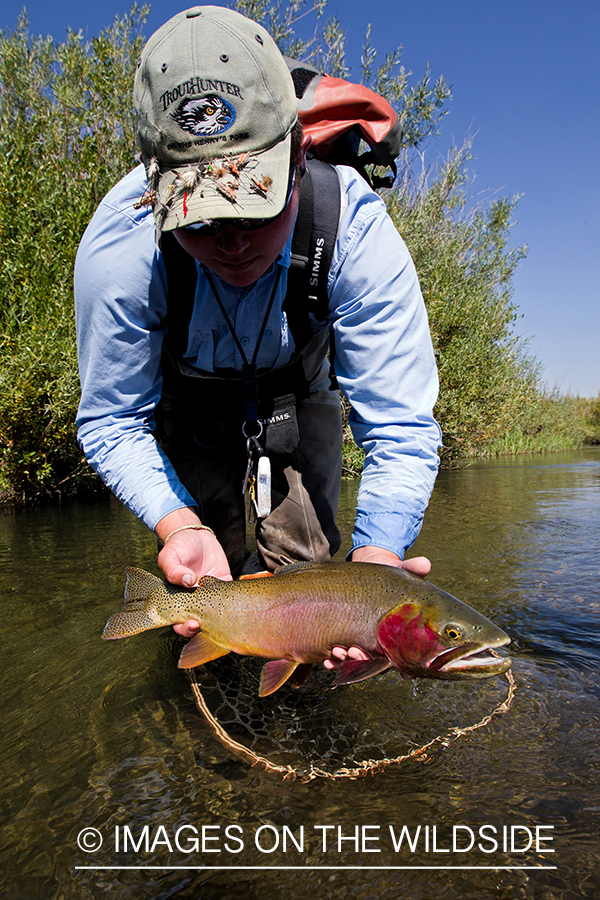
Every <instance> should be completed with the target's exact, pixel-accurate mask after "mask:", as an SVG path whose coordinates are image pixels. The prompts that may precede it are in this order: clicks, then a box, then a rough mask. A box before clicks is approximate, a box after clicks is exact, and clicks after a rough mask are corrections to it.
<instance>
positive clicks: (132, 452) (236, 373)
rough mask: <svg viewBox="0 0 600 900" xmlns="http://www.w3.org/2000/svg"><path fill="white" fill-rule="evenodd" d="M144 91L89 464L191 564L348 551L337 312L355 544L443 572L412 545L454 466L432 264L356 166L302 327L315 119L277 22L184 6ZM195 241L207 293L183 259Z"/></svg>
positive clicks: (88, 319) (172, 556) (84, 439)
mask: <svg viewBox="0 0 600 900" xmlns="http://www.w3.org/2000/svg"><path fill="white" fill-rule="evenodd" d="M134 104H135V107H136V112H137V123H138V136H139V142H140V146H141V150H142V158H143V165H139V166H138V167H137V168H135V169H133V171H132V172H130V173H129V174H128V175H126V176H125V177H124V178H123V179H122V180H121V181H120V182H119V183H118V184H117V185H116V186H115V187H114V188H113V189H112V190H111V191H110V192H109V193H108V195H107V196H106V197H105V198H104V200H103V201H102V203H101V204H100V206H99V208H98V210H97V212H96V213H95V215H94V217H93V219H92V221H91V223H90V225H89V226H88V228H87V230H86V232H85V235H84V237H83V239H82V241H81V245H80V247H79V252H78V255H77V262H76V267H75V300H76V313H77V336H78V347H79V363H80V378H81V403H80V407H79V412H78V428H79V431H78V439H79V442H80V444H81V447H82V448H83V450H84V452H85V455H86V458H87V460H88V462H89V464H90V465H91V466H92V468H93V469H94V470H95V471H97V472H98V474H99V475H100V476H101V477H102V479H103V480H104V481H105V483H106V484H107V485H108V486H109V488H110V489H111V490H112V491H113V492H114V493H115V494H116V496H117V497H118V498H119V499H120V500H121V501H122V502H123V503H124V504H125V505H126V506H127V507H128V508H129V509H131V510H132V511H133V512H134V513H135V515H136V516H138V517H139V518H140V519H141V520H142V521H144V522H145V523H146V524H147V525H148V526H149V527H150V528H151V529H152V530H154V532H155V533H156V535H157V537H158V539H159V546H160V547H161V549H160V552H159V555H158V563H159V565H160V568H161V569H162V571H163V573H164V575H165V576H166V578H167V580H168V581H170V582H173V583H174V584H180V585H184V586H192V585H195V584H196V583H197V581H198V579H199V578H201V577H202V576H203V575H213V576H216V577H217V578H221V579H225V580H229V579H231V578H232V575H233V577H237V576H238V575H240V574H241V573H248V572H252V570H253V569H254V570H256V569H265V568H266V569H269V570H273V569H274V568H275V567H277V566H278V565H280V564H282V563H284V564H285V563H289V562H293V561H301V560H310V561H315V562H317V561H327V560H329V559H330V558H331V557H332V555H333V554H334V553H335V552H336V551H337V550H338V549H339V547H340V543H341V540H340V534H339V531H338V529H337V527H336V515H337V506H338V497H339V489H340V476H341V444H342V422H341V414H340V402H339V394H338V393H337V391H332V390H330V384H329V379H328V362H327V350H328V347H329V332H330V331H332V332H333V335H334V338H335V344H334V348H335V352H334V363H335V372H336V375H337V381H338V383H339V387H340V388H341V390H342V391H343V393H344V394H345V396H346V397H347V398H348V400H349V403H350V406H351V414H350V424H351V426H352V430H353V433H354V436H355V439H356V441H357V442H358V443H359V445H361V446H363V447H364V449H365V451H366V457H365V463H364V468H363V474H362V478H361V484H360V490H359V494H358V503H357V515H356V524H355V526H354V534H353V544H352V550H351V552H350V554H349V558H350V559H352V560H353V561H357V560H358V561H367V562H378V563H387V564H389V565H395V566H400V567H405V568H407V569H411V570H412V571H413V572H416V573H417V574H422V575H426V574H427V573H428V571H429V568H430V564H429V562H428V561H427V560H425V559H424V558H417V559H413V560H410V561H406V562H402V560H403V558H404V554H405V552H406V550H407V549H408V548H409V547H410V546H411V545H412V543H413V542H414V540H415V538H416V537H417V534H418V532H419V529H420V527H421V522H422V519H423V514H424V510H425V508H426V506H427V503H428V500H429V497H430V494H431V491H432V489H433V484H434V480H435V476H436V472H437V466H438V456H437V448H438V446H439V442H440V431H439V427H438V425H437V423H436V422H435V420H434V418H433V412H432V410H433V406H434V403H435V400H436V396H437V374H436V368H435V361H434V355H433V350H432V344H431V338H430V334H429V329H428V323H427V315H426V311H425V307H424V303H423V299H422V296H421V292H420V288H419V284H418V281H417V276H416V272H415V268H414V265H413V263H412V260H411V258H410V256H409V253H408V251H407V249H406V246H405V244H404V243H403V241H402V238H401V237H400V235H399V234H398V232H397V230H396V228H395V227H394V225H393V223H392V221H391V219H390V218H389V216H388V215H387V213H386V211H385V206H384V204H383V202H382V200H381V199H380V198H379V197H378V195H377V194H375V193H374V192H373V191H372V190H371V189H370V187H369V186H368V185H367V183H366V182H365V181H364V180H363V179H362V178H361V176H360V175H359V174H358V173H357V172H356V171H355V170H354V169H351V168H349V167H342V166H340V167H338V170H337V171H338V173H339V178H340V181H341V185H342V214H341V217H340V223H339V230H338V233H337V239H336V243H335V248H334V252H333V259H332V262H331V266H330V270H329V275H328V281H327V288H328V297H329V315H328V317H327V320H326V321H324V322H321V323H319V322H314V321H313V322H311V327H312V329H313V331H312V333H311V336H310V339H309V340H308V341H307V343H306V344H305V346H303V347H298V346H296V342H295V340H294V335H293V329H292V327H291V318H292V316H291V314H290V315H288V314H287V312H286V311H285V310H284V300H285V297H286V289H287V286H288V280H290V279H288V274H289V271H290V264H291V239H292V238H291V236H292V232H293V229H294V224H295V222H296V217H297V213H298V205H299V194H300V184H301V182H302V178H303V175H304V173H305V171H306V164H307V163H306V160H307V152H308V150H309V146H310V139H307V138H304V137H303V134H302V128H301V126H300V125H299V124H298V111H297V98H296V94H295V89H294V84H293V81H292V79H291V77H290V74H289V70H288V68H287V66H286V63H285V61H284V59H283V57H282V56H281V54H280V52H279V50H278V48H277V46H276V44H275V43H274V41H273V40H272V38H271V37H270V36H269V34H268V33H267V32H266V31H265V29H264V28H262V27H261V26H260V25H258V24H256V23H255V22H252V21H251V20H249V19H247V18H245V17H244V16H242V15H240V14H239V13H236V12H234V11H232V10H230V9H226V8H221V7H215V6H199V7H194V8H193V9H189V10H187V11H184V12H182V13H179V14H178V15H176V16H175V17H174V18H172V19H171V20H170V21H168V22H167V23H166V24H165V25H163V26H162V28H160V29H159V30H158V31H157V32H156V33H155V34H154V35H153V36H152V37H151V38H150V40H149V41H148V43H147V45H146V47H145V49H144V51H143V52H142V55H141V58H140V60H139V63H138V69H137V74H136V79H135V88H134ZM167 246H169V247H170V248H171V250H170V251H169V252H171V253H172V254H173V259H174V260H175V263H171V269H170V271H169V272H167V267H166V263H165V259H166V258H167ZM178 254H179V256H178ZM190 257H191V258H192V260H194V261H195V263H196V265H195V266H193V268H194V270H195V271H194V277H195V279H196V284H195V289H194V290H193V291H192V292H191V295H190V292H187V294H186V291H185V290H184V289H183V288H181V287H180V286H179V285H178V281H177V277H175V276H177V274H178V271H179V269H180V268H181V269H182V270H183V266H182V265H180V263H178V262H177V260H178V259H182V258H183V259H184V260H187V262H189V258H190ZM174 272H175V276H174ZM185 310H187V312H185ZM288 312H289V310H288ZM306 318H307V319H308V317H306ZM299 350H301V353H299V352H298V351H299ZM257 397H258V399H259V402H260V404H261V405H264V404H265V403H266V407H265V408H267V409H268V410H269V414H268V415H267V417H266V420H264V419H263V420H261V419H260V416H259V415H257V413H256V409H257V406H256V402H257ZM261 408H262V406H261ZM249 410H250V412H249ZM252 410H254V413H253V412H252ZM261 458H262V459H263V460H264V463H263V462H261ZM261 477H262V478H263V485H262V487H263V488H264V489H265V490H266V493H267V495H268V496H267V497H266V500H265V502H266V504H267V505H266V508H261V507H259V508H258V513H259V518H258V521H257V523H256V540H257V548H258V561H257V559H256V558H255V557H252V556H249V554H248V551H247V549H246V511H245V506H244V498H243V487H246V488H248V485H249V486H250V490H253V491H254V494H253V497H254V501H255V502H256V491H257V488H258V487H260V485H259V484H257V482H256V479H257V478H258V480H259V481H260V479H261ZM263 499H264V498H263ZM269 506H270V511H269ZM197 628H198V623H196V622H194V621H189V622H188V623H186V624H185V625H178V626H176V630H177V631H178V632H179V633H180V634H181V635H183V636H185V637H191V636H192V635H193V634H194V633H195V631H196V630H197ZM336 655H341V656H343V652H342V651H336Z"/></svg>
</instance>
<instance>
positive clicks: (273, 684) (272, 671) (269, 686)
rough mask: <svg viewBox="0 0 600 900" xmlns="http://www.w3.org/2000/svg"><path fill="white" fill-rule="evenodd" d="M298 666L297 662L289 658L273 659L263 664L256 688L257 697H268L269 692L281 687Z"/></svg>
mask: <svg viewBox="0 0 600 900" xmlns="http://www.w3.org/2000/svg"><path fill="white" fill-rule="evenodd" d="M297 666H298V663H297V662H294V661H293V660H290V659H274V660H272V661H271V662H268V663H267V664H266V666H263V670H262V672H261V675H260V685H259V688H258V696H259V697H268V695H269V694H273V693H275V691H276V690H277V689H278V688H280V687H281V685H282V684H285V682H286V681H287V680H288V678H289V677H290V675H292V673H293V672H294V671H295V669H296V667H297Z"/></svg>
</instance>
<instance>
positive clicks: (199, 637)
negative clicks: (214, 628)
mask: <svg viewBox="0 0 600 900" xmlns="http://www.w3.org/2000/svg"><path fill="white" fill-rule="evenodd" d="M228 653H231V650H227V648H226V647H221V645H220V644H217V643H216V642H215V641H213V640H211V639H210V638H209V637H207V636H206V635H205V634H203V633H202V632H201V631H199V632H198V634H196V635H194V637H193V638H192V639H191V641H188V643H187V644H186V645H185V647H184V648H183V650H182V651H181V656H180V657H179V662H178V663H177V666H178V668H179V669H193V668H194V666H202V665H204V663H207V662H210V661H211V660H212V659H218V658H219V657H220V656H226V655H227V654H228Z"/></svg>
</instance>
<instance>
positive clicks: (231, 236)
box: [215, 223, 250, 254]
mask: <svg viewBox="0 0 600 900" xmlns="http://www.w3.org/2000/svg"><path fill="white" fill-rule="evenodd" d="M215 240H216V242H217V246H218V248H219V250H222V251H223V252H224V253H236V254H237V253H243V252H244V250H247V248H248V247H249V246H250V234H249V233H248V232H246V231H240V229H239V228H235V226H233V225H231V224H225V223H221V227H220V228H219V231H218V233H217V235H216V238H215Z"/></svg>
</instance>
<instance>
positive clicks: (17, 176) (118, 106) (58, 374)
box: [0, 7, 146, 500]
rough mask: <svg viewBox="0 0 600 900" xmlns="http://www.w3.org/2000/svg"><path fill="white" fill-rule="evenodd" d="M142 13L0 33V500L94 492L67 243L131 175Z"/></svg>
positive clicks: (71, 249) (23, 25)
mask: <svg viewBox="0 0 600 900" xmlns="http://www.w3.org/2000/svg"><path fill="white" fill-rule="evenodd" d="M145 15H146V10H144V9H138V8H137V7H134V8H133V9H132V11H131V13H130V14H129V15H128V16H125V17H124V18H123V19H117V20H116V21H115V23H114V25H113V26H112V27H110V28H108V29H106V30H105V31H104V32H102V33H101V34H100V35H99V36H98V37H96V38H94V39H93V40H92V41H91V43H87V44H86V43H84V41H83V39H82V36H81V34H74V33H72V32H69V33H68V34H67V38H66V40H65V41H64V42H63V43H61V44H57V43H55V42H54V41H53V40H52V38H49V37H47V38H42V37H31V36H30V34H29V30H28V23H27V19H26V17H25V16H24V15H23V16H22V17H21V18H20V19H19V23H18V26H17V28H16V30H15V31H14V32H12V33H6V34H4V33H2V34H0V244H1V246H2V259H1V261H0V360H1V364H0V497H1V498H3V499H13V500H14V499H17V500H18V499H33V498H39V497H44V496H46V497H47V496H55V495H56V494H60V495H68V494H72V493H74V492H75V491H78V490H81V489H83V488H85V487H92V486H96V485H97V482H96V479H95V476H93V475H92V473H91V471H90V470H89V469H88V467H87V465H86V464H85V463H84V462H83V460H82V459H81V452H80V451H79V449H78V447H77V444H76V441H75V426H74V417H75V411H76V408H77V401H78V390H79V384H78V379H77V362H76V352H75V327H74V315H73V296H72V278H73V263H74V259H75V253H76V250H77V246H78V243H79V241H80V239H81V236H82V234H83V232H84V230H85V227H86V225H87V223H88V221H89V219H90V217H91V215H92V213H93V211H94V209H95V207H96V206H97V204H98V203H99V201H100V200H101V198H102V197H103V196H104V194H105V193H106V192H107V190H108V189H109V188H110V187H111V186H112V185H113V184H114V183H115V182H116V181H117V180H118V179H119V178H120V177H121V176H122V175H123V173H124V172H126V171H127V170H128V169H130V168H131V167H132V164H133V163H134V150H135V137H134V120H133V112H132V108H131V85H132V82H133V73H134V66H135V64H136V62H137V58H138V56H139V53H140V50H141V47H142V44H143V39H142V38H141V36H140V33H139V29H140V25H141V23H142V21H143V19H144V17H145Z"/></svg>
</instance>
